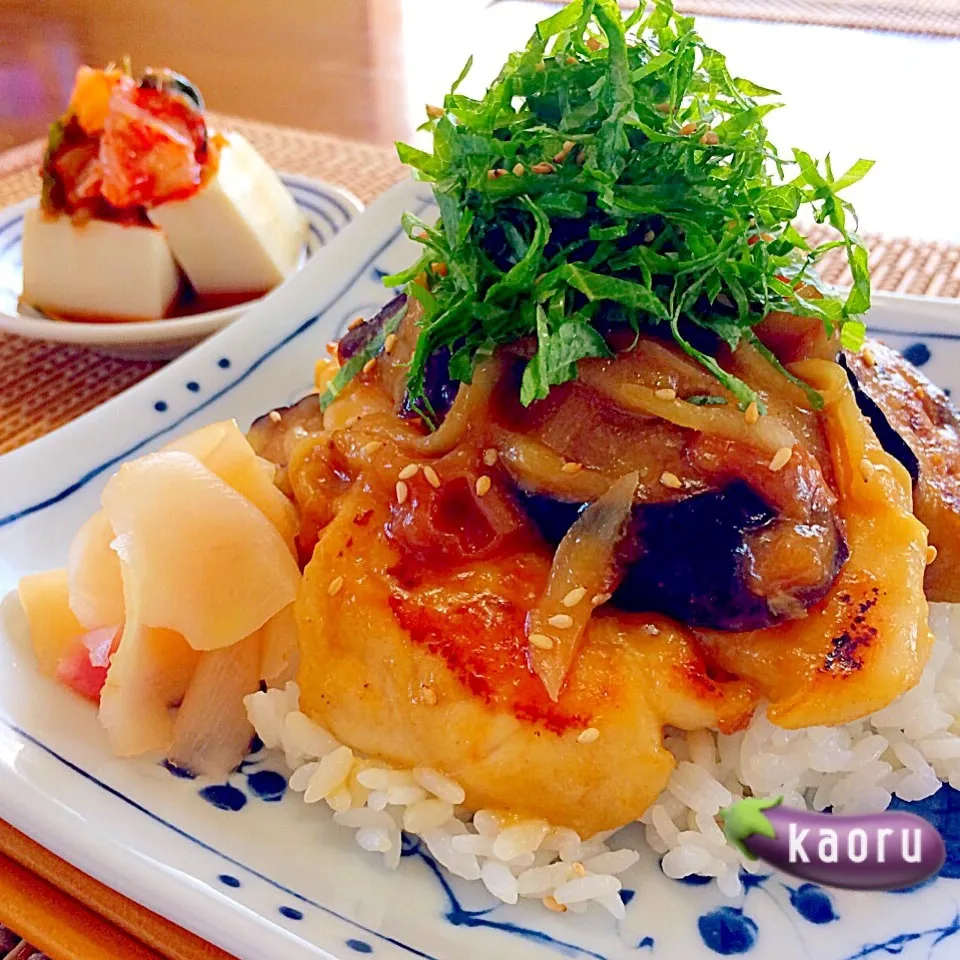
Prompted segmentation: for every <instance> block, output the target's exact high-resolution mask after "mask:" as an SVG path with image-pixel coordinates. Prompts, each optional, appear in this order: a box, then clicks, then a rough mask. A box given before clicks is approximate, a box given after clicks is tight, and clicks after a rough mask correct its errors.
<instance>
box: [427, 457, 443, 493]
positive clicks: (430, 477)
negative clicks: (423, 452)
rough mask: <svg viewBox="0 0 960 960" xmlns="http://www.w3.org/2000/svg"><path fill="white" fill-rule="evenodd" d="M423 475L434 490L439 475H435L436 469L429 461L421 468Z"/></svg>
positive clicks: (437, 484) (437, 483)
mask: <svg viewBox="0 0 960 960" xmlns="http://www.w3.org/2000/svg"><path fill="white" fill-rule="evenodd" d="M423 476H424V479H425V480H426V481H427V483H429V484H430V486H431V487H433V489H434V490H436V489H437V488H438V487H439V486H440V477H438V476H437V471H436V470H434V469H433V467H431V466H430V464H429V463H428V464H427V465H426V466H425V467H424V468H423Z"/></svg>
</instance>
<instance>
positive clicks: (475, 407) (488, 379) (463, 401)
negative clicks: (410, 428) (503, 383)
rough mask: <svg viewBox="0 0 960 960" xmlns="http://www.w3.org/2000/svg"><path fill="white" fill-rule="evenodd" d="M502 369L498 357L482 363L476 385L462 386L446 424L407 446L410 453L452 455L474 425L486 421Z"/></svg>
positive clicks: (476, 372) (474, 382)
mask: <svg viewBox="0 0 960 960" xmlns="http://www.w3.org/2000/svg"><path fill="white" fill-rule="evenodd" d="M501 369H502V368H501V364H500V361H499V359H497V358H496V357H491V358H490V359H489V360H487V361H485V362H484V363H482V364H480V366H478V367H477V369H476V370H475V371H474V373H473V382H472V383H470V384H466V383H464V384H461V386H460V389H459V390H458V391H457V396H456V399H455V400H454V401H453V406H451V407H450V409H449V411H447V415H446V417H444V420H443V423H441V424H440V426H439V427H438V428H437V429H436V430H435V431H434V432H433V433H430V434H427V436H425V437H417V438H416V439H415V440H410V441H408V442H407V444H406V446H407V447H408V448H409V449H410V451H411V452H412V453H413V454H415V455H417V454H419V455H420V456H442V455H443V454H445V453H449V452H450V451H451V450H452V449H453V448H454V447H455V446H456V445H457V444H458V443H459V442H460V441H461V439H462V438H463V436H464V434H465V433H466V432H467V428H468V427H469V426H470V424H471V423H477V422H478V421H479V420H480V419H482V418H483V416H484V411H486V410H487V407H488V406H489V403H490V397H491V395H492V394H493V388H494V387H495V386H496V385H497V381H498V380H499V379H500V373H501Z"/></svg>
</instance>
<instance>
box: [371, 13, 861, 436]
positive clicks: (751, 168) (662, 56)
mask: <svg viewBox="0 0 960 960" xmlns="http://www.w3.org/2000/svg"><path fill="white" fill-rule="evenodd" d="M470 67H471V63H470V62H469V61H468V63H467V66H466V67H465V68H464V71H463V73H461V76H460V77H459V78H458V80H457V82H456V83H455V84H454V87H453V89H452V90H451V92H450V93H449V94H448V95H447V96H446V98H445V99H444V103H443V107H442V109H439V108H431V109H429V110H428V114H429V115H430V119H429V120H428V122H427V124H426V126H427V128H429V129H431V130H432V132H433V153H427V152H424V151H423V150H419V149H416V148H414V147H412V146H408V145H406V144H402V143H401V144H398V151H399V154H400V158H401V160H403V161H404V162H405V163H407V164H408V165H409V166H411V167H412V168H413V169H414V170H415V171H416V173H417V176H418V177H419V178H420V179H422V180H425V181H429V182H431V183H433V191H434V195H435V197H436V202H437V204H438V206H439V209H440V219H439V221H438V223H437V224H436V225H435V226H431V225H428V224H427V223H424V222H422V221H421V220H420V219H418V218H416V217H413V216H406V217H405V218H404V223H403V225H404V228H405V230H406V231H407V233H408V235H409V236H410V237H412V238H413V239H414V240H416V241H417V242H418V243H420V244H422V246H423V255H422V256H421V257H420V258H419V259H418V260H417V262H416V263H414V264H413V265H412V266H411V267H410V268H409V269H408V270H405V271H403V272H402V273H399V274H396V275H394V276H392V277H388V278H386V280H385V282H386V283H387V285H388V286H399V285H403V284H406V285H407V290H408V292H409V293H410V294H411V295H413V296H415V297H417V298H418V299H419V300H420V302H421V303H422V306H423V318H422V321H421V330H420V335H419V339H418V342H417V346H416V350H415V353H414V356H413V358H412V360H411V363H410V368H409V382H408V392H409V396H410V398H411V400H412V401H413V403H414V406H415V408H416V409H417V410H418V412H420V413H421V414H422V415H423V416H424V418H425V420H426V421H427V422H428V423H429V422H430V420H431V414H432V411H431V410H430V409H429V404H428V403H427V401H426V397H425V394H424V376H425V371H426V365H427V360H428V359H429V358H430V356H431V355H433V354H434V353H435V352H436V351H437V350H439V349H441V348H444V347H445V348H448V349H449V350H450V351H451V359H450V365H449V366H450V374H451V376H452V377H453V379H455V380H459V381H462V382H469V381H470V379H471V375H472V371H473V369H474V366H475V364H476V362H478V359H479V358H482V357H485V356H488V355H489V354H490V352H491V351H492V350H493V349H494V348H495V347H496V346H498V345H502V344H507V343H511V342H514V341H517V340H521V339H524V338H535V340H536V349H535V352H534V353H533V356H532V358H531V359H530V360H529V362H528V363H527V366H526V368H525V371H524V375H523V380H522V386H521V399H522V401H523V403H524V404H529V403H531V402H533V401H534V400H537V399H540V398H543V397H546V396H547V394H548V392H549V390H550V388H551V387H552V386H554V385H556V384H561V383H564V382H565V381H568V380H572V379H574V378H575V377H576V375H577V368H576V363H577V361H578V360H580V359H582V358H584V357H604V356H609V355H610V352H611V351H610V347H609V346H608V340H607V336H606V334H608V333H609V332H610V331H611V330H614V329H616V328H617V327H618V326H620V327H621V328H626V329H628V330H632V331H633V332H634V333H635V334H637V333H639V332H640V331H642V330H644V329H650V328H652V327H653V326H660V327H662V328H663V329H664V332H667V333H669V334H670V335H672V337H673V339H674V340H675V341H676V343H677V344H678V345H679V346H680V347H681V348H682V349H683V350H684V351H685V352H686V353H687V354H689V355H690V356H692V357H694V358H695V359H696V360H697V361H699V362H700V363H701V364H702V365H703V366H704V367H706V368H707V370H709V371H710V372H711V373H712V374H713V375H714V376H715V377H716V378H717V380H718V381H719V382H720V383H721V384H722V385H723V386H724V387H725V388H726V389H727V390H728V391H729V392H730V393H731V394H732V395H733V397H734V398H735V399H736V402H737V403H738V404H739V405H740V407H741V408H745V407H746V406H747V405H748V404H749V403H751V402H752V401H756V400H757V397H756V395H755V393H754V392H753V390H751V389H750V387H749V386H747V384H745V383H743V382H742V381H741V380H739V379H738V378H736V377H734V376H733V375H731V374H730V373H728V372H727V371H725V370H724V369H722V367H721V366H720V365H719V364H718V363H717V361H716V359H715V357H714V355H713V354H714V353H716V349H717V344H719V343H721V342H722V343H726V344H728V345H729V346H730V347H731V348H734V347H736V346H737V344H739V343H740V342H741V341H748V342H750V343H753V344H755V345H757V346H759V347H760V348H761V349H762V350H763V352H764V355H765V356H766V357H767V359H768V360H769V361H770V362H771V363H773V364H774V365H775V366H777V367H778V369H780V370H781V372H782V373H783V374H784V375H786V376H790V375H789V374H788V373H787V371H786V370H784V369H783V368H782V367H781V366H780V364H779V363H778V362H777V360H776V358H775V357H773V355H772V354H771V353H770V352H769V351H767V350H765V349H763V347H762V344H760V343H759V341H758V339H757V337H756V334H755V332H754V330H753V327H754V326H755V325H756V324H757V323H759V322H760V321H761V320H762V319H763V317H764V316H765V315H766V314H767V313H769V312H771V311H785V312H789V313H793V314H796V315H801V316H815V317H819V318H820V319H821V320H822V321H823V324H824V326H825V328H826V330H827V331H828V332H829V333H831V334H832V333H838V334H839V336H840V339H841V341H842V343H843V344H844V346H847V347H850V348H854V349H855V348H856V347H858V346H859V344H860V343H861V342H862V339H863V334H864V326H863V323H862V322H861V321H860V320H859V319H857V318H858V317H859V316H861V315H862V314H863V313H864V312H865V311H866V310H867V309H868V307H869V306H870V277H869V270H868V265H867V251H866V249H865V247H864V246H863V244H862V243H861V241H860V239H859V238H858V237H857V235H856V233H855V222H856V221H855V214H854V211H853V209H852V207H851V206H850V204H849V203H847V202H846V201H844V200H842V199H841V198H840V197H839V194H840V192H841V191H843V190H844V189H845V188H847V187H849V186H851V185H852V184H854V183H856V182H857V181H858V180H860V178H861V177H863V176H864V174H866V173H867V171H868V170H869V169H870V167H871V166H872V162H871V161H867V160H860V161H858V162H857V163H855V164H854V165H853V166H852V167H851V168H850V169H849V170H847V171H846V172H845V173H843V174H842V175H841V176H839V177H837V176H835V175H834V173H833V169H832V166H831V163H830V158H829V156H828V157H827V158H826V159H825V160H824V161H823V162H822V163H819V162H817V161H816V160H814V159H813V158H812V157H811V156H810V155H809V154H808V153H805V152H804V151H803V150H800V149H797V148H794V149H793V151H792V157H791V158H789V159H787V158H784V157H782V156H781V155H780V154H779V153H778V152H777V150H776V148H775V147H774V146H773V145H772V144H771V143H769V141H768V139H767V130H766V127H765V126H764V122H763V120H764V117H765V116H766V114H767V113H769V112H770V111H771V110H773V109H775V108H776V107H778V106H780V104H779V103H777V102H776V101H775V100H774V99H772V98H774V97H776V96H777V94H776V92H775V91H772V90H768V89H765V88H764V87H761V86H759V85H758V84H755V83H752V82H750V81H749V80H744V79H741V78H738V77H734V76H732V75H731V73H730V72H729V70H728V68H727V64H726V61H725V59H724V57H723V55H722V54H720V53H718V52H717V51H716V50H713V49H711V48H710V47H708V46H707V45H706V44H705V43H704V42H703V40H702V39H701V38H700V36H699V35H698V34H697V32H696V30H695V26H694V21H693V19H692V18H690V17H684V16H680V15H678V14H677V13H676V12H675V11H674V9H673V4H672V2H671V0H654V2H653V5H652V7H649V6H647V7H645V6H644V5H641V7H640V8H639V9H638V10H637V11H636V12H634V13H632V14H630V15H629V16H625V14H624V13H623V12H621V10H620V8H619V6H618V5H617V3H616V2H615V0H573V2H571V3H570V4H569V5H567V6H565V7H563V8H562V9H560V10H559V11H558V12H557V13H555V14H554V15H553V16H551V17H549V18H548V19H546V20H544V21H543V22H541V23H540V24H539V25H538V26H537V29H536V32H535V33H534V35H533V37H532V38H531V39H530V42H529V43H528V44H527V46H526V48H525V49H524V50H523V51H521V52H518V53H514V54H512V55H511V56H510V58H509V59H508V61H507V63H506V64H505V66H504V67H503V69H502V70H501V72H500V75H499V76H498V77H497V79H496V80H495V81H494V83H493V84H492V86H491V87H490V88H489V89H488V90H487V92H486V94H485V95H484V96H483V98H482V99H480V100H476V99H472V98H471V97H468V96H464V95H463V94H460V93H458V92H457V88H458V87H459V85H460V83H461V81H462V80H463V78H464V76H466V74H467V72H468V71H469V69H470ZM804 207H806V208H807V209H808V210H809V211H811V212H812V214H813V217H814V219H815V220H816V222H818V223H824V222H826V223H829V224H830V225H831V226H832V227H834V228H835V230H836V231H837V234H838V236H837V238H836V239H835V240H832V241H830V242H828V243H824V244H821V245H820V246H818V247H815V248H811V247H810V245H809V244H808V243H807V242H806V240H805V239H804V238H803V237H802V236H801V235H800V234H799V233H798V231H797V230H796V228H795V227H794V226H793V225H792V221H793V220H794V219H795V218H796V217H797V215H798V213H799V212H800V211H801V209H803V208H804ZM851 223H852V224H853V226H851ZM835 247H843V248H845V250H846V253H847V257H848V260H849V264H850V269H851V272H852V275H853V284H852V287H851V289H850V291H849V293H847V294H846V296H845V297H843V298H841V297H839V296H837V295H835V294H832V293H830V292H829V291H826V290H821V289H819V288H817V289H816V290H815V293H816V295H811V290H813V289H814V288H815V287H816V285H817V280H816V277H815V274H814V273H813V270H812V267H813V265H814V263H815V262H816V260H817V258H818V257H819V256H820V255H821V254H822V253H824V252H825V251H826V250H830V249H833V248H835ZM808 393H809V395H810V396H811V400H812V401H813V402H814V403H815V404H817V405H819V404H820V402H821V401H820V398H819V396H818V395H817V394H816V393H815V392H813V391H808ZM701 402H706V403H710V402H716V401H714V400H713V399H712V398H711V399H709V400H707V399H705V400H703V401H701ZM761 409H762V406H761Z"/></svg>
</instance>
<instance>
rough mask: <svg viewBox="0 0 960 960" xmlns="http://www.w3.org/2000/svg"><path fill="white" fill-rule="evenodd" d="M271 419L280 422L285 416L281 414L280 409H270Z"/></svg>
mask: <svg viewBox="0 0 960 960" xmlns="http://www.w3.org/2000/svg"><path fill="white" fill-rule="evenodd" d="M270 419H271V420H272V421H273V422H274V423H279V422H280V421H281V420H282V419H283V417H281V416H280V411H279V410H271V411H270Z"/></svg>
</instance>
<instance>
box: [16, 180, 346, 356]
mask: <svg viewBox="0 0 960 960" xmlns="http://www.w3.org/2000/svg"><path fill="white" fill-rule="evenodd" d="M280 178H281V179H282V180H283V182H284V183H285V184H286V186H287V189H289V190H290V192H291V193H292V194H293V198H294V200H296V202H297V206H298V207H299V208H300V211H301V213H303V215H304V217H305V218H306V221H307V226H308V231H309V232H308V236H307V243H306V247H305V249H304V255H303V257H302V259H301V267H302V265H303V264H305V263H306V262H307V260H308V259H309V258H310V257H312V256H313V255H314V254H315V253H316V252H317V251H318V250H319V249H320V248H321V247H324V246H326V245H327V244H328V243H329V242H330V241H331V240H332V239H333V238H334V237H335V236H336V235H337V234H338V233H339V232H340V231H341V230H343V228H344V227H345V226H346V225H347V224H348V223H350V222H351V221H352V220H353V219H354V217H356V216H357V214H358V213H360V212H361V211H362V210H363V204H362V203H361V202H360V201H359V200H358V199H357V198H356V197H355V196H353V194H351V193H349V192H348V191H346V190H343V189H342V188H340V187H335V186H333V185H332V184H329V183H322V182H320V181H319V180H313V179H311V178H310V177H301V176H298V175H296V174H292V173H283V174H281V175H280ZM36 205H37V198H36V197H31V198H30V199H28V200H24V201H22V202H21V203H18V204H14V205H13V206H12V207H7V208H6V209H5V210H0V331H3V332H5V333H15V334H18V335H19V336H21V337H28V338H31V339H34V340H51V341H55V342H57V343H70V344H77V345H80V346H87V347H94V348H95V349H97V350H99V351H100V352H101V353H108V354H110V355H112V356H118V357H128V358H130V359H137V360H159V359H166V358H168V357H174V356H176V355H177V354H180V353H183V351H184V350H186V349H187V348H189V347H192V346H193V345H194V344H196V343H199V342H200V341H201V340H203V339H204V338H205V337H208V336H209V335H210V334H211V333H216V331H218V330H220V329H222V328H223V327H225V326H227V324H229V323H232V322H233V321H234V320H236V319H237V317H239V316H241V315H242V314H243V313H245V312H246V311H247V310H249V309H250V307H251V306H252V305H253V303H252V302H247V303H241V304H238V305H236V306H230V307H224V308H222V309H218V310H207V311H204V312H202V313H193V314H189V315H188V316H183V317H174V318H170V319H167V320H145V321H136V322H132V323H86V322H81V321H70V322H69V323H67V322H64V321H62V320H52V319H50V318H49V317H47V316H44V314H43V313H41V312H40V311H39V310H36V309H34V308H33V307H30V306H28V305H27V304H24V303H21V302H20V293H21V291H22V290H23V250H22V246H23V244H22V241H23V217H24V214H25V213H26V211H27V210H29V209H30V208H31V207H35V206H36Z"/></svg>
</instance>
